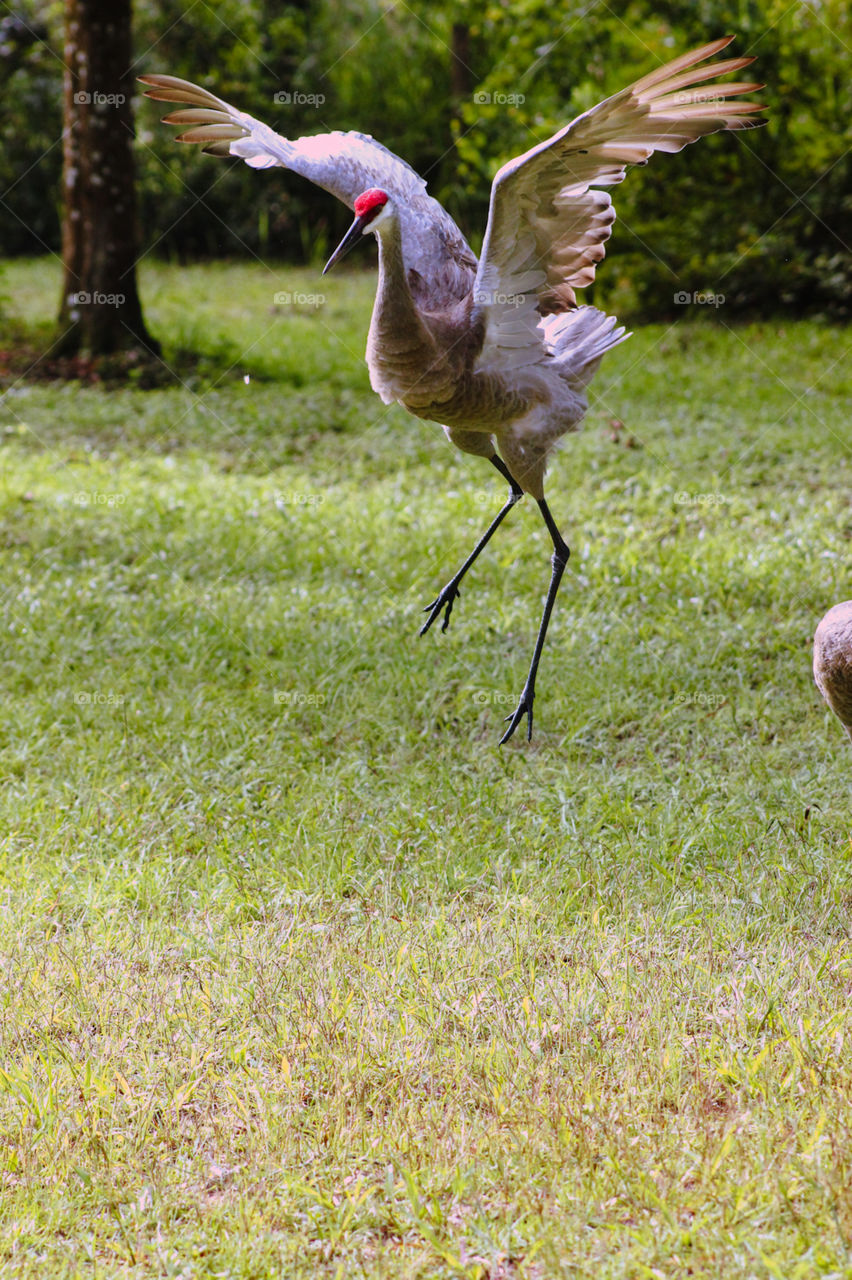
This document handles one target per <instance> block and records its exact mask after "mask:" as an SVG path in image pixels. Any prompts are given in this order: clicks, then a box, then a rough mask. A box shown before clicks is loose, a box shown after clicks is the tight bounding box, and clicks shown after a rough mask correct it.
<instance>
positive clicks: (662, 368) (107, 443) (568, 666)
mask: <svg viewBox="0 0 852 1280" xmlns="http://www.w3.org/2000/svg"><path fill="white" fill-rule="evenodd" d="M58 287H59V280H58V275H57V272H56V269H55V266H53V265H51V264H47V263H42V262H38V263H13V264H9V266H8V268H7V270H6V273H5V278H4V288H5V292H6V293H7V294H8V295H9V296H10V298H11V301H12V305H13V307H14V308H15V309H16V310H17V312H18V313H19V315H20V316H22V317H23V318H24V319H25V320H27V321H32V322H34V321H36V320H38V319H39V318H43V317H44V316H45V315H49V314H51V312H52V310H53V307H54V305H55V301H56V297H57V295H58ZM372 289H373V281H372V278H371V277H370V276H360V275H355V274H351V275H346V274H345V273H340V274H339V275H337V276H334V277H331V278H330V279H328V280H325V281H320V280H319V279H318V278H317V276H316V275H315V274H314V273H312V272H282V271H276V272H275V273H272V272H268V271H266V270H265V269H264V268H262V267H260V266H257V267H245V266H226V265H223V266H213V267H204V268H202V267H192V268H187V269H184V270H178V269H172V268H166V267H162V266H160V267H157V266H151V267H149V268H147V269H146V270H145V271H144V272H143V291H144V297H145V302H146V313H147V316H148V319H149V322H150V325H151V327H152V329H153V331H154V332H155V333H156V334H157V335H158V336H160V337H161V338H162V339H164V340H165V342H166V345H167V357H168V356H169V354H170V353H172V352H176V351H177V350H178V349H180V348H182V347H183V348H186V347H195V348H197V349H199V350H201V351H202V352H203V353H206V355H207V356H208V357H209V358H208V360H207V362H206V364H205V365H204V366H203V367H202V369H201V371H200V372H198V373H196V374H194V375H193V379H192V381H191V382H190V383H189V384H188V385H177V386H174V387H171V388H168V389H162V390H158V391H150V392H142V391H138V390H123V391H113V392H105V391H104V390H103V389H101V388H98V387H93V388H81V387H80V386H77V385H64V386H63V385H44V384H41V385H27V384H25V383H18V384H16V385H14V386H12V387H11V388H10V389H9V390H8V391H7V393H6V394H5V396H4V397H3V398H2V399H0V428H2V431H3V435H2V441H3V444H2V459H3V468H2V489H0V493H2V512H0V519H2V525H0V539H2V547H3V595H2V625H3V638H4V639H3V652H2V659H3V694H4V703H3V705H4V710H5V715H4V717H3V727H2V740H0V742H1V745H2V752H0V771H2V789H1V790H0V830H2V833H3V837H2V860H3V861H2V866H3V881H2V899H0V902H2V907H0V954H2V963H3V973H4V982H3V987H2V996H0V1001H2V1003H1V1004H0V1008H1V1009H2V1018H1V1019H0V1034H2V1041H3V1044H2V1054H0V1178H1V1179H2V1186H3V1196H2V1199H0V1275H3V1276H15V1277H27V1278H30V1277H32V1278H35V1277H45V1276H51V1277H76V1276H80V1277H95V1276H97V1277H106V1276H115V1277H128V1278H129V1277H149V1276H158V1277H159V1276H163V1277H165V1276H172V1277H178V1276H180V1277H183V1278H184V1280H188V1278H189V1277H192V1278H193V1280H194V1278H195V1277H223V1276H226V1277H252V1278H254V1277H278V1276H282V1275H283V1276H287V1277H296V1278H304V1280H307V1278H308V1277H322V1278H326V1277H328V1278H330V1277H347V1278H348V1277H353V1276H365V1277H367V1276H369V1277H393V1278H402V1277H407V1278H413V1277H469V1278H470V1280H473V1278H474V1277H477V1278H479V1280H486V1278H488V1280H509V1278H510V1277H527V1278H530V1280H533V1278H534V1280H549V1278H550V1277H558V1276H571V1277H594V1278H595V1280H615V1278H623V1280H633V1278H634V1277H661V1276H662V1277H681V1276H693V1277H698V1278H702V1280H718V1278H719V1277H742V1278H743V1280H746V1278H747V1277H748V1278H750V1277H761V1278H763V1277H775V1278H776V1280H797V1278H802V1280H804V1278H808V1277H817V1276H819V1277H850V1276H852V1154H850V1152H852V1134H851V1133H850V1128H852V1124H850V1116H852V1110H850V1103H852V1065H850V1064H852V1055H850V1034H852V1026H850V1009H849V1006H850V984H852V946H851V945H850V920H852V875H850V868H851V867H852V842H850V836H849V795H850V766H852V756H850V753H849V747H848V743H847V742H846V741H845V739H844V737H843V735H842V732H841V730H840V728H839V726H838V724H837V723H836V721H834V720H833V719H832V718H831V717H830V715H829V714H828V712H827V711H826V710H825V709H824V707H823V706H822V704H821V702H820V700H819V698H818V696H817V694H816V691H815V689H814V687H813V683H812V678H811V673H810V644H811V638H812V635H813V631H814V628H815V626H816V623H817V621H818V620H819V618H820V616H821V615H822V613H823V612H824V611H825V610H826V609H827V608H828V607H829V606H830V605H831V604H833V603H835V602H836V601H838V600H841V599H844V598H846V597H848V596H849V595H850V594H852V591H850V578H852V573H850V537H852V519H850V514H849V511H850V508H849V492H850V487H852V466H850V452H849V427H848V409H847V407H846V406H845V405H844V396H845V395H848V392H849V362H848V358H847V359H846V360H845V361H844V355H845V353H846V348H847V345H848V336H847V335H846V334H845V333H844V332H842V331H841V330H837V329H831V328H828V327H823V326H819V325H816V324H806V323H802V324H785V325H784V326H783V328H779V327H778V326H777V325H776V324H774V323H771V322H767V323H766V324H763V325H753V326H750V327H748V328H728V327H727V326H726V324H725V323H724V321H725V316H724V310H723V309H722V310H720V311H719V312H718V314H717V315H716V316H715V317H714V319H713V321H712V322H707V323H692V322H689V321H688V320H687V319H686V318H685V319H684V320H683V321H681V322H679V323H678V324H677V325H675V326H672V327H671V328H668V329H666V328H663V327H654V328H648V329H643V330H641V331H640V332H638V333H636V335H635V336H634V337H633V338H632V339H631V341H630V342H629V343H627V344H626V345H625V346H623V347H621V348H619V349H618V350H617V351H616V352H614V353H613V354H612V355H611V356H610V357H608V359H607V362H606V364H605V366H604V367H603V369H602V370H601V372H600V374H599V375H598V378H597V380H596V382H595V384H594V391H595V393H596V398H594V401H593V405H592V408H591V409H590V412H589V415H588V418H587V422H586V428H585V431H584V433H583V434H581V435H579V436H576V437H572V438H569V439H568V440H567V441H566V443H565V447H564V449H563V450H562V452H561V453H560V455H559V456H558V458H557V459H556V461H555V464H554V466H553V468H552V471H551V475H550V481H549V495H550V497H551V501H552V506H553V509H554V511H555V513H556V515H557V518H558V519H559V520H560V521H561V522H562V524H563V527H564V528H565V530H566V534H567V536H568V538H569V541H570V543H571V546H572V550H573V555H572V559H571V562H570V565H569V569H568V572H567V574H566V578H565V580H564V584H563V589H562V594H561V598H560V601H559V605H558V609H557V613H556V615H555V620H554V624H553V627H552V631H551V636H550V640H549V643H548V647H547V649H546V651H545V657H544V661H543V666H542V670H541V676H540V683H539V701H538V703H537V718H536V736H535V739H534V741H533V743H532V745H531V746H528V745H527V744H526V742H525V741H523V739H522V737H521V736H520V735H519V736H518V738H517V739H516V740H514V741H513V742H512V743H511V744H510V745H509V746H508V747H506V748H498V746H497V739H498V737H499V735H500V732H501V722H502V717H503V716H504V715H505V714H507V713H508V712H509V710H511V708H512V706H513V705H514V699H515V698H516V696H517V694H518V692H519V690H520V687H521V684H522V682H523V678H524V674H525V669H526V664H527V662H528V659H529V654H530V649H531V645H532V642H533V638H534V634H535V628H536V625H537V621H538V613H539V609H540V605H541V599H542V596H543V593H544V590H545V587H546V584H547V580H548V575H549V567H548V556H549V543H548V540H547V537H546V534H545V532H544V530H543V528H541V527H540V523H541V522H540V520H539V519H538V513H537V512H536V511H535V508H534V506H533V505H532V504H530V503H528V502H527V503H524V504H522V505H521V507H520V508H519V509H517V510H516V511H514V512H513V513H512V514H511V516H510V517H509V519H508V520H507V522H506V525H505V526H504V527H503V528H502V529H501V530H500V532H499V534H498V535H497V537H496V538H495V541H494V543H493V544H492V546H491V547H489V549H488V552H487V553H486V554H485V555H483V558H482V560H481V561H480V562H479V563H478V564H477V565H476V567H475V569H474V570H473V571H472V573H471V575H470V578H469V580H468V581H467V583H466V586H465V590H464V593H463V596H462V597H461V599H460V601H459V603H458V605H457V607H456V611H455V612H454V615H453V620H452V624H451V627H450V630H449V631H448V632H447V634H446V635H444V636H441V635H440V634H437V635H433V634H431V633H430V634H429V635H428V636H427V637H425V638H424V639H418V637H417V628H418V626H419V624H420V619H421V614H420V610H421V608H422V606H423V605H425V604H426V603H427V602H428V601H429V600H431V599H432V598H433V597H434V595H435V594H436V591H437V589H438V588H439V587H440V586H441V585H442V583H443V582H444V581H445V580H446V579H447V578H448V577H449V576H450V574H451V572H452V571H453V570H454V569H455V568H456V566H457V563H458V562H459V561H460V560H461V559H462V558H463V556H464V555H465V554H466V553H467V551H468V550H469V549H470V547H471V545H472V543H473V542H474V540H475V538H476V537H477V536H478V534H479V533H480V532H481V531H482V529H483V528H484V526H485V523H486V521H487V519H488V518H489V517H490V515H491V514H492V513H493V512H494V511H496V510H497V508H498V506H499V504H500V502H501V501H502V499H503V493H502V488H501V486H500V485H499V484H498V483H496V482H495V480H494V478H492V476H491V475H490V469H489V468H487V467H486V466H485V465H484V464H481V463H479V462H478V461H477V460H476V459H473V458H467V457H463V456H461V455H459V454H457V453H455V452H454V451H453V450H452V449H450V448H448V447H447V445H446V442H445V440H444V438H443V434H442V433H441V431H440V429H439V428H438V427H436V426H432V425H431V424H426V423H421V422H417V421H415V420H413V419H409V418H408V417H406V415H405V414H404V413H403V412H402V411H401V410H398V409H387V408H385V407H384V406H382V405H381V404H380V403H379V402H378V400H377V399H376V398H375V397H374V396H373V395H372V393H371V392H370V389H369V384H368V379H367V374H366V370H365V368H364V366H363V361H362V352H363V348H364V340H365V335H366V327H367V322H368V314H369V306H370V301H371V296H372ZM281 291H289V292H291V293H302V294H310V293H317V292H321V293H322V294H324V295H325V298H326V301H325V303H324V304H323V305H321V306H320V307H318V308H314V307H313V306H312V305H310V304H306V305H302V304H300V305H298V306H296V307H294V306H292V305H287V304H285V305H281V306H280V307H279V309H278V310H277V311H275V310H274V307H275V304H274V295H275V293H276V292H281ZM0 346H2V342H0ZM231 365H233V366H234V367H233V368H230V366H231ZM217 368H218V370H219V371H218V372H211V370H213V369H217ZM220 375H221V379H220V380H219V381H217V380H216V379H218V378H220ZM245 377H248V378H249V381H248V382H245V381H244V378H245ZM616 417H617V418H620V419H621V420H623V422H624V430H623V431H620V432H618V433H617V434H618V440H617V441H616V440H614V439H613V438H612V435H613V432H612V429H611V427H610V422H611V419H613V418H616ZM631 436H632V437H633V438H634V443H635V444H636V446H637V447H628V443H629V438H630V437H631Z"/></svg>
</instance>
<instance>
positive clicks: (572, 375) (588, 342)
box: [542, 307, 630, 390]
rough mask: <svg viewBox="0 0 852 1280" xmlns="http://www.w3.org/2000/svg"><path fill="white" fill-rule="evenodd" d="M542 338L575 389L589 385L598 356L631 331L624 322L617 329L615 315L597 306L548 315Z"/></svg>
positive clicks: (544, 323)
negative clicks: (625, 326) (608, 313)
mask: <svg viewBox="0 0 852 1280" xmlns="http://www.w3.org/2000/svg"><path fill="white" fill-rule="evenodd" d="M542 327H543V329H544V341H545V343H546V346H547V349H548V352H549V353H550V355H551V356H552V357H553V358H554V360H556V361H557V363H558V366H559V372H560V373H561V374H562V376H563V377H564V378H565V379H566V381H568V382H569V383H570V384H571V386H572V387H576V388H577V389H578V390H580V389H582V388H585V387H587V386H588V384H589V382H590V381H591V379H592V377H593V376H594V374H595V371H596V370H597V367H598V365H599V363H600V360H601V357H602V356H603V355H604V354H605V353H606V352H607V351H610V350H611V349H612V348H613V347H617V346H618V344H619V343H620V342H624V341H625V340H626V339H627V338H629V337H630V334H629V333H628V332H627V330H626V329H625V328H624V326H623V325H618V327H617V328H616V320H615V316H608V315H606V313H605V312H603V311H599V310H598V309H597V307H578V308H577V310H576V311H567V312H562V313H560V314H558V315H553V316H547V317H546V319H545V320H544V321H543V324H542Z"/></svg>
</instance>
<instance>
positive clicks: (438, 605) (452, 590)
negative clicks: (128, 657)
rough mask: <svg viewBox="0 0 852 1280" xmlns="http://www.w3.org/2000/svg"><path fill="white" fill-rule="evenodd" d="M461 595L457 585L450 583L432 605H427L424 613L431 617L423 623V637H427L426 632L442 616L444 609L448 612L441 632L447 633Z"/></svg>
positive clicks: (421, 632) (421, 630) (421, 631)
mask: <svg viewBox="0 0 852 1280" xmlns="http://www.w3.org/2000/svg"><path fill="white" fill-rule="evenodd" d="M459 594H460V593H459V589H458V585H457V583H455V582H448V583H447V585H446V586H445V587H444V589H443V591H442V592H441V594H440V595H439V596H438V598H437V600H433V601H432V603H431V604H427V606H426V608H425V609H424V610H423V612H424V613H428V614H429V617H428V618H427V619H426V621H425V622H424V623H423V626H422V627H421V628H420V634H421V636H425V634H426V632H427V631H428V630H429V628H430V627H431V625H432V623H433V622H434V621H435V619H436V618H437V617H438V616H439V615H440V613H441V610H442V609H446V611H447V612H446V613H445V614H444V622H443V625H442V626H441V630H442V631H446V629H447V627H448V626H449V625H450V614H451V613H452V611H453V605H454V604H455V601H456V596H457V595H459Z"/></svg>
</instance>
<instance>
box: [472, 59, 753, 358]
mask: <svg viewBox="0 0 852 1280" xmlns="http://www.w3.org/2000/svg"><path fill="white" fill-rule="evenodd" d="M732 39H733V37H728V38H726V39H723V40H714V41H712V43H710V44H705V45H702V47H701V48H700V49H694V50H693V51H692V52H691V53H686V54H684V55H683V56H682V57H680V58H676V59H675V60H674V61H673V62H669V63H667V64H666V65H665V66H663V67H660V68H659V69H658V70H657V71H652V72H651V74H650V75H647V76H644V77H643V78H642V79H641V80H637V81H636V83H635V84H633V85H631V86H630V87H629V88H628V89H623V90H622V91H621V92H620V93H617V94H615V95H614V96H613V97H611V98H607V99H606V100H605V101H604V102H601V103H599V104H598V105H597V106H596V107H593V108H592V110H591V111H586V112H584V114H583V115H581V116H578V117H577V119H576V120H574V121H573V122H572V123H571V124H569V125H567V126H566V128H564V129H561V130H560V131H559V132H558V133H556V134H554V135H553V137H552V138H549V139H548V140H547V141H546V142H542V143H540V144H539V146H537V147H533V148H532V149H531V150H530V151H527V152H526V153H525V154H524V155H522V156H518V157H517V158H516V159H515V160H510V161H509V163H508V164H505V165H504V166H503V168H502V169H500V170H499V172H498V173H497V174H496V176H495V178H494V182H493V185H492V188H491V204H490V208H489V213H488V226H487V229H486V232H485V240H484V243H483V246H482V256H481V258H480V262H479V269H478V271H477V275H476V281H475V283H474V307H475V313H474V314H475V316H479V317H481V318H482V319H483V320H484V322H485V341H484V345H483V348H482V352H481V353H480V357H479V361H478V365H477V367H478V368H481V369H488V368H491V367H500V368H502V369H506V368H509V367H519V366H521V365H524V364H530V363H534V362H536V361H538V360H540V359H541V357H542V353H543V350H544V341H543V328H540V327H539V321H540V320H541V317H542V316H543V315H549V314H553V313H556V312H561V311H568V310H571V309H572V308H573V307H575V306H576V301H575V298H574V289H575V288H578V287H582V286H584V285H589V284H591V283H592V281H593V280H594V278H595V266H596V264H597V263H598V262H600V261H601V259H602V258H603V256H604V244H605V242H606V241H607V240H608V239H609V235H610V231H611V229H612V224H613V222H614V221H615V210H614V209H613V207H612V201H611V200H610V197H609V195H608V194H607V192H606V191H602V190H600V189H599V188H601V187H609V186H614V185H615V184H616V183H618V182H621V181H622V179H623V178H624V176H625V172H626V170H625V165H628V164H641V163H643V162H644V161H646V160H647V159H648V158H649V156H651V155H652V154H653V153H654V152H655V151H680V150H681V148H682V147H685V146H686V145H687V143H689V142H695V140H696V139H697V138H700V137H701V136H702V135H703V134H706V133H715V132H717V131H718V130H720V129H748V128H750V127H753V126H754V125H756V124H762V123H763V121H762V120H755V119H754V118H753V114H754V113H755V112H757V111H761V110H762V109H763V108H762V106H761V105H760V104H759V103H754V102H732V101H730V99H731V98H736V97H737V96H738V95H740V94H743V93H749V92H751V91H752V90H755V89H762V88H763V85H760V84H751V83H742V82H738V83H728V84H710V85H708V84H706V83H704V82H706V81H708V80H713V79H715V77H717V76H720V75H725V74H726V73H728V72H731V71H738V70H740V68H742V67H745V66H748V64H749V63H750V62H753V61H754V59H753V58H729V59H726V60H725V61H722V62H715V63H713V64H711V65H710V66H698V64H699V63H703V62H705V61H706V59H707V58H709V57H712V55H713V54H716V53H719V52H720V50H722V49H724V48H725V47H726V46H727V45H728V44H730V42H731V40H732ZM696 85H701V86H702V87H701V88H696V87H695V86H696Z"/></svg>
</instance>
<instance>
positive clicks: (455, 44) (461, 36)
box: [450, 22, 473, 105]
mask: <svg viewBox="0 0 852 1280" xmlns="http://www.w3.org/2000/svg"><path fill="white" fill-rule="evenodd" d="M450 54H451V57H450V95H451V97H452V99H453V103H454V105H457V104H458V103H459V102H462V101H464V100H465V99H466V98H469V97H470V96H471V94H472V93H473V72H472V71H471V68H470V26H469V25H468V23H466V22H454V23H453V34H452V48H451V50H450Z"/></svg>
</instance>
